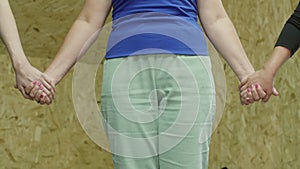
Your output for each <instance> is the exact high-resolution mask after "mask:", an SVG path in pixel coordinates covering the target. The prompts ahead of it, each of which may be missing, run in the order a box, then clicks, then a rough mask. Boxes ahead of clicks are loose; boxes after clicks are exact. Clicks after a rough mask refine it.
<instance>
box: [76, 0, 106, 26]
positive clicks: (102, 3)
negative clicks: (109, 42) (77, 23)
mask: <svg viewBox="0 0 300 169" xmlns="http://www.w3.org/2000/svg"><path fill="white" fill-rule="evenodd" d="M111 4H112V1H111V0H85V3H84V6H83V8H82V10H81V12H80V14H79V16H78V20H84V21H86V22H89V23H92V24H95V25H97V26H98V27H101V26H103V25H104V23H105V20H106V18H107V16H108V15H109V12H110V10H111Z"/></svg>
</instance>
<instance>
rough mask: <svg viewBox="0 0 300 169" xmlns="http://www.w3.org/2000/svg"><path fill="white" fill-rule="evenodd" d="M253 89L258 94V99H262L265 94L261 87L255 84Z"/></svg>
mask: <svg viewBox="0 0 300 169" xmlns="http://www.w3.org/2000/svg"><path fill="white" fill-rule="evenodd" d="M255 88H256V91H257V93H258V96H259V98H261V99H262V98H264V97H265V96H266V95H267V93H266V92H265V91H264V90H263V89H262V87H261V86H260V85H259V84H255Z"/></svg>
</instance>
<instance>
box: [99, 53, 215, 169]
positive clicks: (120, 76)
mask: <svg viewBox="0 0 300 169" xmlns="http://www.w3.org/2000/svg"><path fill="white" fill-rule="evenodd" d="M101 111H102V113H103V117H104V125H105V126H104V127H105V129H106V132H107V135H108V138H109V142H110V148H111V151H112V153H113V162H114V168H115V169H207V168H208V153H209V139H210V136H211V130H212V123H213V118H214V113H215V87H214V82H213V77H212V72H211V63H210V59H209V57H208V56H174V55H141V56H131V57H124V58H115V59H108V60H106V61H105V63H104V75H103V87H102V96H101Z"/></svg>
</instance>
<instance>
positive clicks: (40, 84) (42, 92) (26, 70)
mask: <svg viewBox="0 0 300 169" xmlns="http://www.w3.org/2000/svg"><path fill="white" fill-rule="evenodd" d="M15 73H16V85H15V88H17V89H19V91H20V92H21V93H22V95H23V96H24V98H26V99H30V100H35V101H36V102H38V103H39V104H42V105H43V104H47V105H49V104H51V103H52V101H53V100H54V94H55V84H54V83H53V80H52V78H51V77H49V76H48V75H46V74H45V73H42V72H40V71H39V70H37V69H36V68H34V67H32V66H31V65H27V64H23V65H22V66H20V67H19V68H18V69H16V70H15Z"/></svg>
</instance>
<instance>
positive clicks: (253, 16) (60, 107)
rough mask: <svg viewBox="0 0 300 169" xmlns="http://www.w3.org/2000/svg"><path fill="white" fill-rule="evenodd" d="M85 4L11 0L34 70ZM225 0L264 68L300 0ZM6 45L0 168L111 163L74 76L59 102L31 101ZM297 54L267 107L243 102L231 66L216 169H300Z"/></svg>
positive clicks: (89, 167) (215, 142)
mask: <svg viewBox="0 0 300 169" xmlns="http://www.w3.org/2000/svg"><path fill="white" fill-rule="evenodd" d="M82 3H83V1H78V0H61V1H42V0H22V1H17V0H11V5H12V8H13V11H14V13H15V16H16V20H17V23H18V27H19V30H20V34H21V38H22V42H23V44H24V50H25V52H26V54H27V55H28V57H29V59H30V61H31V63H32V64H33V65H34V66H35V67H37V68H38V69H40V70H44V69H45V68H46V66H47V65H48V64H49V63H50V62H51V59H52V58H53V57H54V55H55V53H56V51H57V50H58V47H59V45H60V44H61V43H62V40H63V37H64V36H65V34H66V33H67V30H68V29H69V27H70V25H71V23H72V22H73V21H74V19H75V18H76V16H77V15H78V12H79V10H80V8H81V5H82ZM223 3H224V6H225V7H226V9H227V11H228V14H229V16H230V17H231V19H232V21H233V23H234V25H235V26H236V28H237V30H238V33H239V35H240V37H241V39H242V43H243V45H244V46H245V49H246V51H247V53H248V55H249V58H250V60H251V62H252V63H253V64H254V66H255V67H256V68H259V67H260V66H261V65H262V64H263V62H264V61H265V60H266V59H267V57H268V54H269V53H270V51H271V49H272V47H273V45H274V42H275V40H276V38H277V36H278V33H279V32H280V29H281V28H282V25H283V24H284V22H285V20H286V19H287V17H288V16H289V15H290V13H291V12H292V11H293V9H294V7H295V6H296V5H297V3H298V1H297V0H284V1H282V0H257V1H253V0H223ZM0 49H1V51H0V54H1V56H0V65H1V66H0V69H1V74H0V81H1V82H0V93H1V97H0V168H7V169H11V168H16V169H17V168H20V169H29V168H37V169H48V168H49V169H52V168H66V169H67V168H72V169H82V168H84V169H96V168H99V169H109V168H112V162H111V156H110V155H109V154H108V153H106V152H105V151H104V150H102V149H101V148H99V147H97V146H96V145H95V144H94V143H93V142H92V141H91V140H90V139H89V138H88V137H87V136H86V135H85V133H84V132H83V130H82V129H81V127H80V125H79V123H78V120H77V119H76V114H75V111H74V108H73V103H72V96H71V84H72V76H71V74H69V75H68V76H67V77H66V78H65V79H64V80H63V81H62V82H61V84H60V85H59V86H58V89H57V90H58V92H57V96H56V100H55V103H54V104H53V105H51V106H49V107H46V106H39V105H37V104H35V103H33V102H30V101H25V100H24V99H23V98H22V96H21V95H20V94H19V92H18V91H17V90H15V89H13V87H12V86H13V84H14V73H13V71H12V69H11V66H10V62H9V59H8V56H7V53H6V52H5V50H4V47H3V45H2V46H1V47H0ZM297 55H299V54H296V55H295V57H294V58H292V59H290V60H289V61H288V62H287V63H286V64H285V65H284V66H283V67H282V68H281V70H280V72H279V74H278V75H277V77H276V83H275V84H276V87H277V89H278V90H279V92H280V93H281V95H280V96H279V97H278V98H272V99H271V100H270V102H269V103H267V104H261V103H257V104H255V105H252V106H248V107H243V106H241V105H240V103H239V100H238V99H239V97H238V92H237V83H238V81H237V78H236V77H235V76H234V74H233V73H232V71H231V70H230V68H229V67H228V65H227V64H225V66H224V67H225V72H226V76H227V89H228V91H227V102H226V108H225V112H224V116H223V118H222V121H221V123H220V125H219V128H218V129H217V130H216V132H215V133H214V135H213V137H212V140H211V153H210V169H221V168H222V167H227V168H229V169H253V168H258V169H260V168H263V169H282V168H284V169H295V168H300V162H299V160H298V159H299V154H300V153H299V152H300V147H299V140H300V138H299V136H300V130H299V128H300V126H299V125H300V123H299V122H300V112H299V108H300V106H299V103H300V100H299V97H300V90H297V88H299V87H300V82H299V75H298V74H299V72H300V71H299V68H300V67H299V64H300V59H299V58H297ZM232 79H233V80H232ZM98 98H99V97H98Z"/></svg>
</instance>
